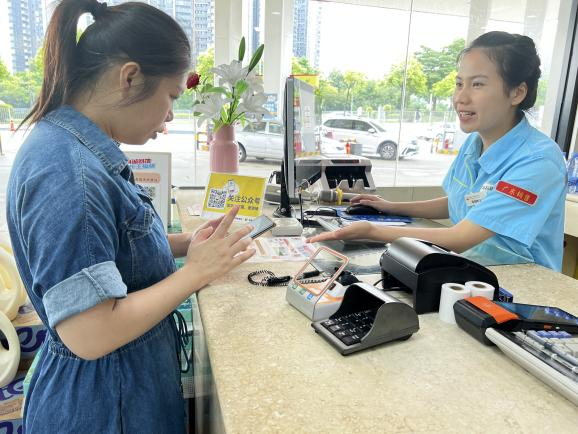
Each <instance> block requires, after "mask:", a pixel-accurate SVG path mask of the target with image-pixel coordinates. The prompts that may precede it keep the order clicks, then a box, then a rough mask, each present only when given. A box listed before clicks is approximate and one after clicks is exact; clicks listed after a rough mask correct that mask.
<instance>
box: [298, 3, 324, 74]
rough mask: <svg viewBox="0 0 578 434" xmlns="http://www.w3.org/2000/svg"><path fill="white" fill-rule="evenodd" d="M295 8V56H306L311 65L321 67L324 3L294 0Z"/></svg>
mask: <svg viewBox="0 0 578 434" xmlns="http://www.w3.org/2000/svg"><path fill="white" fill-rule="evenodd" d="M293 8H294V10H293V56H294V57H305V58H306V59H307V61H308V62H309V65H311V66H313V67H314V68H319V55H320V46H321V16H322V11H323V4H322V3H321V2H317V1H312V0H294V2H293Z"/></svg>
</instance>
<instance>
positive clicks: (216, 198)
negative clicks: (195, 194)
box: [207, 188, 227, 209]
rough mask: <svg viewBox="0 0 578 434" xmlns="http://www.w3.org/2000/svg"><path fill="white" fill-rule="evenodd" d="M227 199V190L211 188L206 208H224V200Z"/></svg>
mask: <svg viewBox="0 0 578 434" xmlns="http://www.w3.org/2000/svg"><path fill="white" fill-rule="evenodd" d="M226 201H227V190H220V189H218V188H211V190H210V191H209V201H208V203H207V207H208V208H216V209H225V202H226Z"/></svg>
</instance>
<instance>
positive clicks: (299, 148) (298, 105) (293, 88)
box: [283, 77, 321, 198]
mask: <svg viewBox="0 0 578 434" xmlns="http://www.w3.org/2000/svg"><path fill="white" fill-rule="evenodd" d="M283 124H284V127H285V146H284V148H285V149H284V156H283V170H284V172H285V183H286V188H287V194H288V195H289V197H290V198H295V197H296V194H295V189H296V186H297V185H298V183H300V181H301V180H298V179H295V159H296V158H303V157H311V156H314V155H319V154H320V134H319V131H320V124H321V110H320V107H319V105H318V104H317V103H316V100H315V88H314V87H313V86H311V85H310V84H308V83H305V82H304V81H302V80H299V79H297V78H294V77H289V78H288V79H287V81H286V83H285V100H284V105H283Z"/></svg>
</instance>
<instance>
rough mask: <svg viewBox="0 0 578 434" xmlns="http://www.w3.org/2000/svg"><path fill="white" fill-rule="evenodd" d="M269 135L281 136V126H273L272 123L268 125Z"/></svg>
mask: <svg viewBox="0 0 578 434" xmlns="http://www.w3.org/2000/svg"><path fill="white" fill-rule="evenodd" d="M269 133H271V134H283V125H281V124H275V123H273V122H271V123H269Z"/></svg>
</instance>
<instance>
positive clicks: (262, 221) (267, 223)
mask: <svg viewBox="0 0 578 434" xmlns="http://www.w3.org/2000/svg"><path fill="white" fill-rule="evenodd" d="M249 223H250V224H251V225H252V226H253V230H252V231H251V232H249V234H248V235H247V236H248V237H251V238H253V239H255V238H257V237H258V236H259V235H261V234H263V233H265V232H267V231H268V230H269V229H271V228H272V227H274V226H275V222H274V221H273V220H271V219H270V218H269V217H267V216H266V215H260V216H259V217H257V218H256V219H255V220H253V221H251V222H249Z"/></svg>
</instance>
